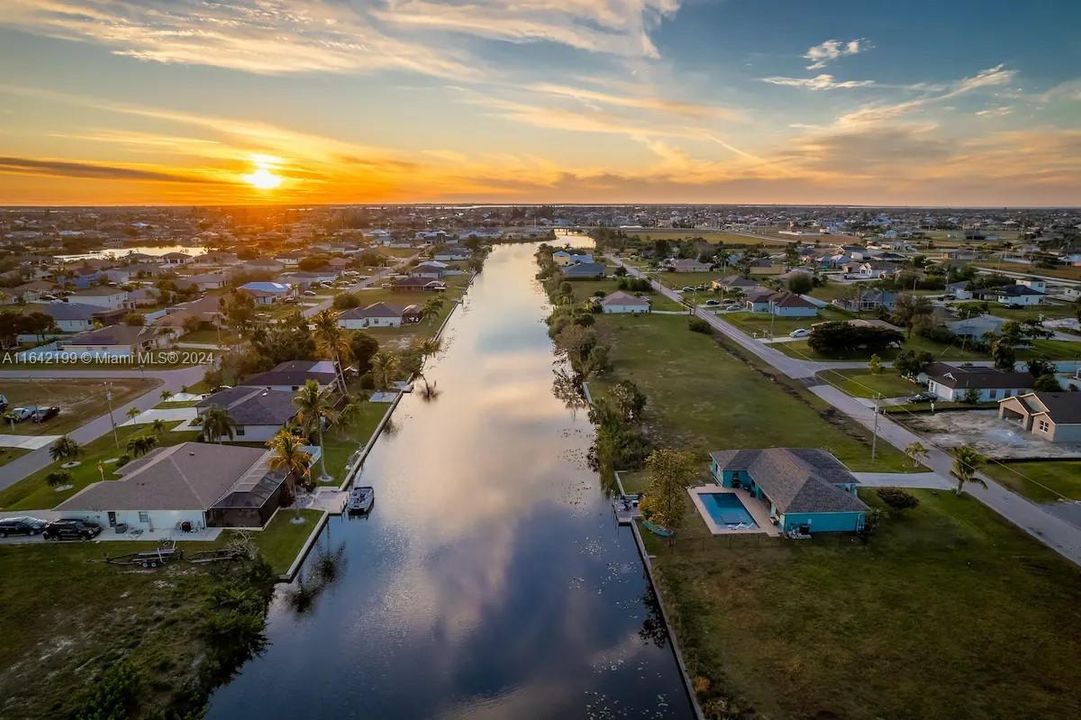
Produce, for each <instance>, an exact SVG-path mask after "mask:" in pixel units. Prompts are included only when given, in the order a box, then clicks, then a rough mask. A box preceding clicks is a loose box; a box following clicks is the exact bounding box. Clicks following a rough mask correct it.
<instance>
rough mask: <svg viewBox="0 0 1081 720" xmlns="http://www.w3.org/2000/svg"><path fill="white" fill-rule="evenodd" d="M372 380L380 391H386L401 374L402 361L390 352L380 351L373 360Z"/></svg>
mask: <svg viewBox="0 0 1081 720" xmlns="http://www.w3.org/2000/svg"><path fill="white" fill-rule="evenodd" d="M371 367H372V370H371V372H372V380H373V381H374V382H375V387H376V388H377V389H379V390H386V389H387V388H388V387H390V383H391V382H392V381H393V380H394V378H396V377H397V376H398V373H399V372H401V367H402V361H401V360H400V359H399V358H398V356H397V355H396V354H394V353H393V352H390V351H389V350H380V351H379V352H377V353H376V354H375V355H373V356H372V359H371Z"/></svg>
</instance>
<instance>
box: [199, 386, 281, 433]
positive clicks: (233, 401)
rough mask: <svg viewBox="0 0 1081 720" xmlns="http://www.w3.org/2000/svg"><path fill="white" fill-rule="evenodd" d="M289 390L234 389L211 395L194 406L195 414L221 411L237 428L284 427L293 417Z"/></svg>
mask: <svg viewBox="0 0 1081 720" xmlns="http://www.w3.org/2000/svg"><path fill="white" fill-rule="evenodd" d="M294 396H295V394H294V393H293V392H292V391H291V390H268V389H266V388H258V387H235V388H231V389H229V390H222V391H221V392H217V393H214V394H213V395H211V396H210V397H208V398H205V399H203V400H200V401H199V402H198V403H197V404H196V406H195V407H196V409H197V410H205V409H207V408H210V407H212V406H217V407H222V408H225V409H226V410H228V411H229V415H230V416H231V417H232V418H233V420H235V421H236V423H237V424H238V425H284V424H285V423H287V422H289V421H290V420H292V419H293V416H294V415H296V414H297V408H296V404H295V403H294V402H293V397H294Z"/></svg>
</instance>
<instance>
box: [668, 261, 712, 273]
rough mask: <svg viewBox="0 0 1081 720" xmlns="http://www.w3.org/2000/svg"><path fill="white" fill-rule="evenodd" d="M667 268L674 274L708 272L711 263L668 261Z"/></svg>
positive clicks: (710, 268)
mask: <svg viewBox="0 0 1081 720" xmlns="http://www.w3.org/2000/svg"><path fill="white" fill-rule="evenodd" d="M667 267H669V268H671V269H672V270H673V271H674V272H686V273H696V272H709V271H710V270H712V269H713V265H712V264H711V263H704V262H698V261H697V260H693V259H681V260H669V261H668V263H667Z"/></svg>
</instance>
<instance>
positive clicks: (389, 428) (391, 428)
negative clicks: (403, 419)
mask: <svg viewBox="0 0 1081 720" xmlns="http://www.w3.org/2000/svg"><path fill="white" fill-rule="evenodd" d="M383 434H384V435H389V436H391V437H394V436H395V435H397V434H398V423H396V422H394V416H393V415H392V416H391V417H388V418H387V421H386V423H384V425H383Z"/></svg>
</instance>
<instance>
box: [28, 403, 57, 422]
mask: <svg viewBox="0 0 1081 720" xmlns="http://www.w3.org/2000/svg"><path fill="white" fill-rule="evenodd" d="M59 414H60V408H59V407H57V406H56V405H49V406H48V407H39V408H37V409H35V410H34V414H33V415H31V416H30V419H31V420H33V421H34V422H36V423H40V422H45V421H46V420H52V419H53V418H54V417H56V416H57V415H59Z"/></svg>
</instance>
